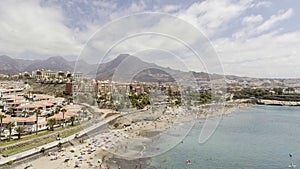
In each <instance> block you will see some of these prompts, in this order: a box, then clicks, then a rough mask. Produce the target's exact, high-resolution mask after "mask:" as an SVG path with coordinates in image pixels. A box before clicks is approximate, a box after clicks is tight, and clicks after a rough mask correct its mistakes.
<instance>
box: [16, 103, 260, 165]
mask: <svg viewBox="0 0 300 169" xmlns="http://www.w3.org/2000/svg"><path fill="white" fill-rule="evenodd" d="M253 105H254V104H249V103H234V104H231V105H230V106H228V105H227V106H225V108H224V112H223V113H222V111H217V112H216V111H215V112H212V111H208V109H204V110H203V111H204V112H205V113H203V112H198V113H196V116H197V119H205V118H207V117H214V116H219V115H227V114H231V113H232V112H234V111H235V110H238V109H241V108H246V107H250V106H253ZM208 108H209V106H208ZM148 113H149V115H150V116H154V118H153V119H155V120H153V119H149V117H147V116H141V117H142V120H140V121H139V120H137V119H138V118H141V117H140V114H139V113H138V114H133V115H129V117H127V116H125V117H122V116H121V117H119V118H118V119H116V121H114V122H113V123H111V124H109V131H107V132H104V133H102V134H99V135H97V136H95V137H94V138H89V139H87V140H86V141H85V142H84V143H82V144H78V145H74V146H68V147H66V151H65V152H64V154H60V158H59V159H57V160H50V157H45V156H43V157H41V158H37V159H35V160H33V161H31V162H29V163H28V164H21V165H18V166H17V167H16V168H17V169H21V168H24V167H26V166H28V165H29V164H32V166H33V168H39V167H42V164H43V163H45V162H49V161H50V163H51V164H53V165H52V166H53V167H54V168H60V167H61V168H68V167H71V168H72V167H74V165H75V160H76V157H74V155H75V154H70V153H69V151H70V150H71V148H74V147H75V149H76V150H80V151H79V152H76V153H79V154H76V155H77V157H78V156H79V155H80V154H81V151H82V150H83V147H82V146H84V145H86V144H87V145H86V146H88V145H89V144H90V145H93V147H94V148H95V149H96V150H95V151H93V152H92V153H91V154H92V156H85V157H84V159H86V161H84V162H86V163H84V162H83V163H81V168H84V167H88V168H99V159H101V161H102V162H103V164H102V167H103V168H104V167H109V168H110V169H118V168H119V167H120V168H128V165H130V167H133V168H134V167H142V168H145V167H146V166H148V162H149V160H151V158H150V157H149V158H143V159H136V160H126V159H124V158H122V157H118V156H116V155H114V154H118V153H119V154H123V155H124V156H126V155H132V156H136V155H137V153H138V152H140V151H141V150H139V149H137V148H138V146H136V145H135V144H136V143H138V142H140V141H146V142H147V138H148V139H151V138H153V137H156V136H159V135H160V133H162V132H163V131H165V130H167V129H168V128H170V126H171V125H172V124H173V123H175V122H188V121H189V120H191V118H188V117H186V116H185V114H180V111H178V108H175V109H174V107H173V108H170V107H169V108H167V110H166V111H165V112H163V113H162V114H160V113H154V114H151V113H153V112H148ZM189 115H192V117H195V114H189ZM156 117H158V118H156ZM122 118H127V120H128V119H129V121H131V123H130V125H127V126H119V128H114V126H113V125H114V124H116V123H117V122H119V123H121V122H122V121H125V120H126V119H122ZM145 118H147V119H148V121H144V119H145ZM151 120H153V121H151ZM132 145H135V146H132ZM72 155H73V158H72V160H70V162H72V163H74V164H71V163H64V162H63V161H64V160H63V158H64V157H66V156H69V157H71V156H72ZM97 165H98V166H97Z"/></svg>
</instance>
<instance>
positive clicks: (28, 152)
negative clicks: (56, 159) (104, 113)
mask: <svg viewBox="0 0 300 169" xmlns="http://www.w3.org/2000/svg"><path fill="white" fill-rule="evenodd" d="M119 116H120V115H114V116H111V117H108V118H106V119H103V120H102V121H100V122H98V123H96V124H94V125H92V126H90V127H88V128H86V129H84V130H82V131H80V132H78V133H76V134H78V136H79V137H80V136H82V135H84V134H86V133H88V132H90V131H92V130H94V129H96V128H98V127H100V126H102V125H104V124H106V123H108V122H110V121H112V120H114V119H116V118H118V117H119ZM76 134H73V135H71V136H69V137H66V138H63V139H61V140H57V141H53V142H51V143H48V144H45V145H42V146H39V147H36V148H33V149H30V150H26V151H23V152H20V153H17V154H14V155H12V156H9V157H3V158H1V159H0V165H3V164H6V163H8V162H9V161H15V160H18V159H21V158H24V157H28V156H30V155H33V154H35V153H38V152H40V150H41V148H43V147H44V148H45V149H49V148H52V147H55V146H57V144H58V143H59V142H61V143H66V142H68V141H71V140H73V139H74V138H75V135H76Z"/></svg>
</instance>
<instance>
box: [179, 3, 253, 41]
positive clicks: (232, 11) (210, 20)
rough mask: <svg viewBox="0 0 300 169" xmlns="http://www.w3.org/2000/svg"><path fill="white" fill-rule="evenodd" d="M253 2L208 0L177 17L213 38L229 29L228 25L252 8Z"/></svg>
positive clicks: (180, 13) (194, 4) (183, 11)
mask: <svg viewBox="0 0 300 169" xmlns="http://www.w3.org/2000/svg"><path fill="white" fill-rule="evenodd" d="M251 4H252V2H251V1H237V2H236V1H235V2H233V1H230V0H223V1H218V0H207V1H203V2H199V3H193V4H192V5H191V6H190V7H188V8H187V9H184V10H181V11H180V12H179V13H178V14H177V16H178V17H180V18H182V19H184V20H186V21H187V22H190V23H191V24H193V25H195V26H197V27H199V28H200V29H201V30H203V31H204V33H205V34H206V35H207V36H209V37H212V36H214V35H215V34H218V33H219V32H222V31H224V30H226V29H227V25H228V23H230V22H231V21H232V20H234V19H235V18H238V17H239V16H240V15H241V14H242V13H243V12H245V10H247V9H248V8H250V7H251Z"/></svg>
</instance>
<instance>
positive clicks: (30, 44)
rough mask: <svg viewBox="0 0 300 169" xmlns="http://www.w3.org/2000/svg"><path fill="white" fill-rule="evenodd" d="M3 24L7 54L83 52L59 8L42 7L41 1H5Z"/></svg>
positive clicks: (0, 10)
mask: <svg viewBox="0 0 300 169" xmlns="http://www.w3.org/2000/svg"><path fill="white" fill-rule="evenodd" d="M0 20H1V22H0V30H1V34H0V39H1V41H0V51H1V52H2V53H4V54H9V55H13V56H21V55H22V54H24V53H33V54H39V55H48V56H49V55H75V54H77V53H78V52H79V51H80V48H81V46H80V43H78V42H77V41H76V39H75V37H74V35H73V32H72V30H70V29H69V28H68V27H67V26H65V24H64V22H65V18H64V16H63V15H62V13H61V11H60V10H59V9H58V8H49V7H41V5H40V3H39V2H38V1H26V2H23V1H16V0H13V1H6V2H4V1H1V2H0Z"/></svg>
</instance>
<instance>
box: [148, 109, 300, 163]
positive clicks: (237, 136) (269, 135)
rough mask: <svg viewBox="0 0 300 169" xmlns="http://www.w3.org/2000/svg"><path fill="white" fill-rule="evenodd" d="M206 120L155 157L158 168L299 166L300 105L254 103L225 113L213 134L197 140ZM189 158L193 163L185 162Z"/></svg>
mask: <svg viewBox="0 0 300 169" xmlns="http://www.w3.org/2000/svg"><path fill="white" fill-rule="evenodd" d="M202 125H203V121H201V122H197V123H196V125H195V126H194V128H193V129H192V130H191V132H190V133H189V135H188V136H187V137H186V138H185V140H184V142H183V143H180V144H179V145H178V146H176V147H175V148H173V149H172V150H170V151H168V152H167V153H165V154H162V155H160V156H157V157H154V158H152V160H151V166H152V167H155V168H163V169H165V168H166V169H169V168H170V169H173V168H176V169H178V168H180V169H183V168H193V169H198V168H227V169H231V168H247V169H248V168H249V169H250V168H251V169H252V168H266V169H267V168H278V169H283V168H288V165H289V163H290V159H289V153H292V154H293V159H294V163H295V164H297V167H296V168H300V107H279V106H255V107H252V108H247V109H241V110H237V111H236V112H234V113H233V114H230V115H228V116H224V117H223V119H222V121H221V123H220V125H219V127H218V129H217V130H216V132H215V133H214V135H213V136H212V137H211V138H210V139H209V140H208V141H207V142H206V143H204V144H199V143H198V138H199V133H200V130H201V128H202ZM187 159H189V160H190V161H191V165H189V166H187V165H186V164H185V161H186V160H187Z"/></svg>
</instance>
